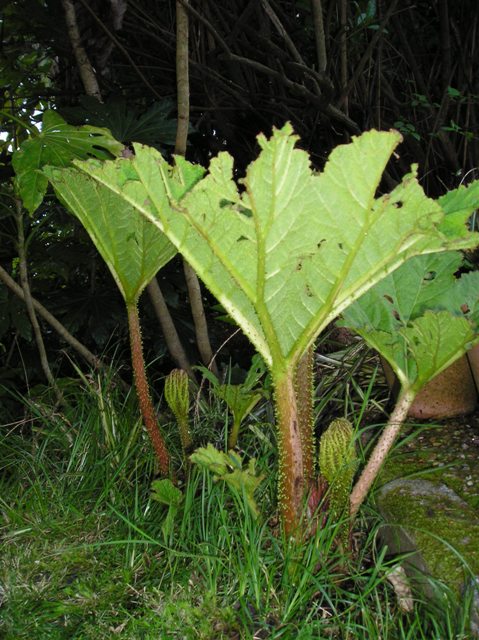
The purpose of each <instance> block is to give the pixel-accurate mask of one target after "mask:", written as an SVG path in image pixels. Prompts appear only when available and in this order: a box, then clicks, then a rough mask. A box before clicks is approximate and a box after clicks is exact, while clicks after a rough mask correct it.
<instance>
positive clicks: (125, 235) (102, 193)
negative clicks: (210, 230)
mask: <svg viewBox="0 0 479 640" xmlns="http://www.w3.org/2000/svg"><path fill="white" fill-rule="evenodd" d="M44 171H45V175H46V176H48V178H49V179H50V181H51V183H52V185H53V187H54V189H55V192H56V194H57V196H58V197H59V198H60V200H61V201H62V202H63V203H64V204H65V205H66V206H67V207H68V209H70V211H72V212H73V213H74V214H75V215H76V217H77V218H78V219H79V220H80V222H81V223H82V224H83V226H84V227H85V229H86V230H87V232H88V234H89V235H90V237H91V239H92V241H93V243H94V244H95V246H96V248H97V249H98V251H99V252H100V254H101V256H102V258H103V259H104V260H105V262H106V263H107V265H108V268H109V269H110V271H111V273H112V275H113V277H114V279H115V281H116V283H117V285H118V288H119V289H120V291H121V293H122V295H123V297H124V298H125V301H126V302H127V303H134V302H136V301H137V299H138V297H139V296H140V294H141V292H142V291H143V289H144V288H145V286H146V285H147V284H148V282H149V281H150V280H151V279H152V277H153V276H154V275H155V274H156V272H157V271H158V270H159V269H161V267H163V266H164V265H165V264H166V263H167V262H168V261H169V260H171V258H172V257H173V256H174V255H175V253H176V249H175V247H174V246H173V245H172V244H171V243H170V242H169V240H168V239H167V238H166V236H165V235H164V234H163V233H162V232H161V231H160V230H159V229H158V227H156V226H155V225H153V224H151V222H149V221H148V220H147V219H146V218H145V217H144V216H141V215H140V214H139V213H138V211H136V209H135V208H134V207H133V206H132V205H130V204H129V203H128V202H127V201H126V200H125V199H124V198H121V197H120V196H118V195H117V194H116V193H114V192H112V191H111V190H110V189H107V188H106V187H104V186H103V185H102V184H100V183H98V182H96V181H95V180H92V178H90V177H89V176H88V175H86V174H84V173H80V172H79V171H78V170H76V169H74V168H70V169H55V168H53V167H46V168H45V170H44Z"/></svg>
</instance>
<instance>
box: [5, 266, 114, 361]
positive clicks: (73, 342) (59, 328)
mask: <svg viewBox="0 0 479 640" xmlns="http://www.w3.org/2000/svg"><path fill="white" fill-rule="evenodd" d="M0 280H2V282H3V283H4V284H5V285H6V286H7V287H8V288H9V289H10V290H11V291H13V293H14V294H15V295H17V296H18V297H19V298H21V299H22V300H25V293H24V291H23V289H22V287H20V286H19V285H18V284H17V283H16V282H15V280H14V279H13V278H12V277H11V276H10V275H9V274H8V273H7V271H5V269H4V268H3V267H2V266H0ZM32 303H33V307H34V308H35V310H36V311H37V312H38V314H39V315H40V316H41V317H42V318H43V319H44V320H45V321H46V322H48V324H49V325H50V326H51V327H52V328H53V329H54V330H55V331H56V332H57V333H58V335H59V336H60V337H61V338H63V340H65V342H67V343H68V344H69V345H70V346H71V347H73V349H75V351H77V352H78V353H79V354H80V355H81V356H82V357H83V358H85V360H86V361H87V362H88V363H89V364H90V365H91V366H92V367H95V368H98V367H103V366H104V364H103V363H102V361H101V360H100V358H98V356H96V355H95V354H94V353H92V352H91V351H90V350H89V349H87V347H85V345H83V344H82V343H81V342H80V341H79V340H77V339H76V338H75V337H74V336H72V334H71V333H70V332H69V331H68V329H66V328H65V327H64V326H63V325H62V323H61V322H60V321H59V320H57V319H56V318H55V316H53V315H52V314H51V313H50V312H49V311H48V310H47V309H45V307H44V306H43V305H42V304H41V303H40V302H38V300H36V299H35V298H34V297H33V296H32Z"/></svg>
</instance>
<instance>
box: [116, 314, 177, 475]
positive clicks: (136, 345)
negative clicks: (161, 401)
mask: <svg viewBox="0 0 479 640" xmlns="http://www.w3.org/2000/svg"><path fill="white" fill-rule="evenodd" d="M126 308H127V312H128V327H129V330H130V345H131V362H132V364H133V372H134V376H135V387H136V393H137V395H138V403H139V405H140V411H141V415H142V416H143V421H144V423H145V427H146V429H147V431H148V435H149V436H150V439H151V442H152V444H153V448H154V450H155V454H156V457H157V459H158V465H159V468H160V473H161V475H162V476H168V474H169V471H170V456H169V454H168V450H167V448H166V444H165V441H164V440H163V437H162V435H161V433H160V430H159V428H158V422H157V419H156V414H155V409H154V407H153V402H152V400H151V396H150V388H149V385H148V380H147V377H146V369H145V359H144V357H143V347H142V343H141V328H140V318H139V315H138V307H137V305H136V304H135V303H130V304H127V306H126Z"/></svg>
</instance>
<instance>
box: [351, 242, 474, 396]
mask: <svg viewBox="0 0 479 640" xmlns="http://www.w3.org/2000/svg"><path fill="white" fill-rule="evenodd" d="M461 259H462V256H461V254H460V253H458V252H445V253H441V254H437V255H425V256H417V257H415V258H412V259H411V260H409V261H408V262H406V263H405V264H404V265H402V266H401V267H399V269H397V270H396V271H395V272H394V273H392V274H390V275H389V276H388V277H387V278H385V279H383V280H382V281H381V282H379V283H377V284H376V285H375V286H374V287H373V288H372V289H370V290H369V291H368V292H367V293H366V294H364V296H362V297H361V298H360V299H359V300H358V301H357V302H355V303H354V304H353V305H351V306H350V307H349V308H348V309H347V310H346V311H345V312H344V321H343V324H345V325H346V326H348V327H350V328H353V329H354V330H355V331H357V332H358V333H359V334H360V335H361V336H363V338H364V339H365V340H366V341H367V342H368V343H369V344H370V345H371V346H373V347H374V348H375V349H377V351H379V353H381V355H382V356H383V357H385V358H386V359H387V360H388V362H389V363H390V364H391V366H392V368H393V369H394V371H395V372H396V374H397V376H398V378H399V380H400V382H401V384H402V386H403V387H407V388H410V389H413V390H414V391H415V392H417V391H419V389H421V388H422V387H423V386H424V385H425V384H426V383H427V382H428V381H429V380H431V379H432V378H433V377H434V376H436V375H437V374H439V373H440V372H441V371H443V370H444V369H445V368H446V367H447V366H449V365H450V364H452V363H453V362H454V361H455V360H456V359H457V358H459V357H460V356H461V355H462V354H463V353H465V352H466V351H467V349H469V348H470V347H471V346H472V344H474V343H476V342H478V341H479V323H478V320H479V318H478V309H477V307H478V299H479V293H478V292H479V273H477V272H476V273H471V274H467V275H464V276H462V277H461V278H460V279H457V278H456V275H455V273H456V272H457V269H458V267H459V265H460V263H461Z"/></svg>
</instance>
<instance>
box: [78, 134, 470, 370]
mask: <svg viewBox="0 0 479 640" xmlns="http://www.w3.org/2000/svg"><path fill="white" fill-rule="evenodd" d="M400 139H401V137H400V135H399V134H398V133H397V132H378V131H369V132H367V133H365V134H363V135H362V136H360V137H358V138H354V139H353V142H352V143H351V144H348V145H344V146H339V147H337V148H336V149H335V150H334V151H333V152H332V153H331V155H330V157H329V160H328V162H327V164H326V166H325V169H324V171H323V172H322V173H321V174H317V173H315V172H313V171H312V170H311V167H310V163H309V158H308V156H307V154H306V153H305V152H304V151H301V150H299V149H295V143H296V136H294V135H292V129H291V126H290V125H288V124H287V125H285V126H284V127H283V128H282V129H281V130H276V131H274V133H273V136H272V138H271V139H270V140H266V138H265V137H264V136H260V137H259V138H258V142H259V144H260V146H261V148H262V151H261V153H260V155H259V157H258V159H257V160H256V161H255V162H254V163H252V164H251V165H250V167H249V168H248V171H247V175H246V177H245V179H244V180H243V181H242V185H240V187H238V185H237V184H236V183H235V181H234V179H233V161H232V158H231V157H230V156H229V155H228V154H227V153H220V154H219V155H218V157H216V158H214V159H213V160H212V161H211V164H210V167H209V171H208V174H207V175H206V177H204V178H203V179H201V176H202V170H201V169H199V168H198V167H195V166H194V165H191V164H190V163H188V162H186V161H185V160H183V159H182V158H178V159H177V164H176V166H175V168H174V169H172V168H171V167H169V165H168V164H167V163H166V161H165V160H164V159H163V158H162V157H161V155H160V154H159V153H158V152H157V151H156V150H154V149H151V148H148V147H143V146H141V145H137V146H136V147H135V152H136V156H135V157H134V158H132V159H129V160H123V159H122V160H119V161H116V162H107V163H103V164H102V165H100V164H99V163H96V162H86V163H83V162H82V163H77V166H78V167H79V168H80V169H81V170H82V171H84V172H85V173H87V174H89V175H91V177H92V178H93V179H94V180H95V181H97V182H99V183H101V184H103V185H104V186H106V187H107V188H108V189H110V190H111V191H113V192H115V193H116V194H118V195H120V196H121V197H122V198H123V199H125V200H126V201H127V202H129V203H130V204H131V205H132V206H134V207H135V208H136V209H137V210H138V211H139V212H140V213H141V214H142V215H143V216H145V217H146V218H147V219H148V220H151V221H152V222H153V223H154V224H155V225H157V226H158V227H159V228H160V229H161V230H163V231H164V233H165V234H166V235H167V236H168V238H169V239H170V240H171V242H172V243H173V244H174V245H175V247H176V248H177V249H178V251H180V252H181V253H182V254H183V255H184V256H185V258H186V259H187V261H188V262H189V263H190V264H191V265H192V267H193V268H194V269H195V271H196V272H197V273H198V275H199V276H200V277H201V278H202V280H203V281H204V282H205V284H206V285H207V287H208V288H209V289H210V290H211V291H212V293H213V294H214V295H215V296H216V297H217V298H218V299H219V301H220V302H221V304H222V305H223V307H224V308H225V309H226V311H227V312H228V313H229V314H230V315H231V316H232V317H233V319H234V320H235V321H236V322H237V323H238V324H239V325H240V326H241V327H242V329H243V331H244V332H245V333H246V335H248V336H249V338H250V339H251V340H252V342H253V343H254V345H255V346H256V348H257V349H258V351H259V352H260V353H261V355H262V356H263V358H264V359H265V361H266V362H267V364H268V365H269V366H270V367H273V368H274V367H276V368H280V369H283V370H284V369H285V368H286V367H289V366H290V365H293V364H296V363H297V361H298V360H299V358H300V357H301V355H302V353H304V351H305V349H306V348H307V347H308V346H309V345H310V344H311V343H312V342H313V340H314V339H315V337H316V336H317V335H318V333H319V332H320V331H321V330H322V329H323V328H324V327H325V326H326V325H327V324H328V323H329V322H331V320H333V319H334V318H335V317H336V316H337V315H338V314H339V313H341V312H342V311H343V310H344V309H345V308H346V307H347V306H348V305H350V304H351V303H352V302H353V301H354V300H356V299H357V298H359V297H360V296H361V295H362V294H363V293H364V292H365V291H367V290H368V289H369V288H370V287H372V286H373V285H374V284H375V283H376V282H378V281H379V280H380V279H381V278H383V277H385V276H386V275H387V274H389V273H390V272H392V271H393V270H394V269H396V268H397V267H398V266H400V265H401V264H402V263H403V262H404V261H405V260H407V259H408V258H410V257H411V256H413V255H416V254H419V253H427V252H436V251H440V250H443V249H444V248H448V247H449V248H455V247H469V246H473V245H474V244H475V243H477V240H476V239H475V237H474V234H471V233H469V232H468V231H467V229H466V227H465V226H464V224H462V226H461V225H460V224H459V223H458V222H457V221H456V222H457V224H456V226H455V227H454V229H453V230H449V231H450V233H449V235H447V236H446V234H444V233H442V232H441V230H440V229H439V225H440V224H441V223H442V222H443V221H444V212H443V210H442V209H441V207H440V206H439V204H438V203H437V202H435V201H433V200H431V199H429V198H427V197H426V196H425V194H424V192H423V190H422V188H421V187H420V185H419V184H418V182H417V179H416V176H415V173H414V171H413V173H411V174H409V175H407V176H406V177H405V178H404V179H403V181H402V183H401V184H399V185H398V186H397V187H396V189H394V191H393V192H392V193H391V194H387V195H384V196H379V197H376V192H377V189H378V185H379V182H380V180H381V176H382V174H383V171H384V168H385V166H386V164H387V162H388V161H389V159H390V156H391V154H392V152H393V150H394V149H395V147H396V146H397V144H398V143H399V142H400ZM461 216H463V218H464V220H465V216H466V214H465V213H464V212H463V213H461Z"/></svg>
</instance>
